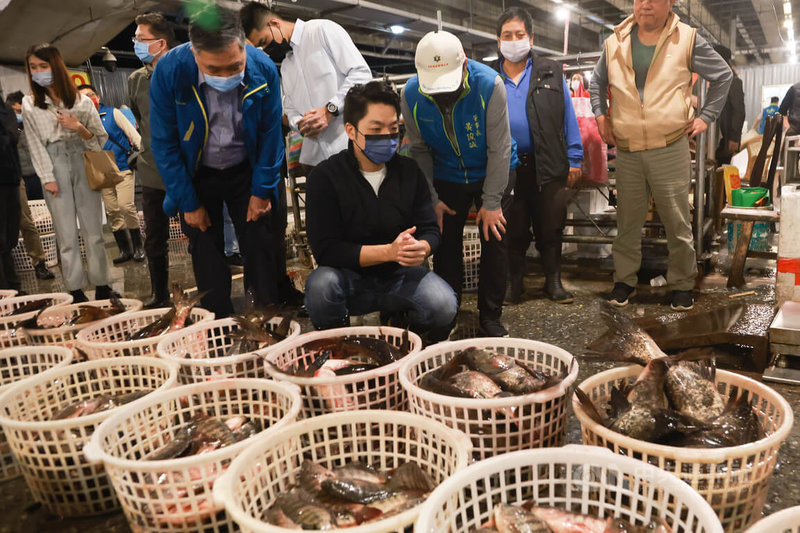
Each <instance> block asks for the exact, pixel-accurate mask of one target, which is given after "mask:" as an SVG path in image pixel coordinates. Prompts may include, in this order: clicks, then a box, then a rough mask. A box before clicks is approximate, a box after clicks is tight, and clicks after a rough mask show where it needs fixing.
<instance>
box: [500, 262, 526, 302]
mask: <svg viewBox="0 0 800 533" xmlns="http://www.w3.org/2000/svg"><path fill="white" fill-rule="evenodd" d="M524 278H525V256H524V255H517V254H513V253H509V254H508V288H507V289H506V297H505V299H504V300H503V303H504V304H506V305H515V304H518V303H520V302H521V301H522V295H523V294H524V293H525V282H524Z"/></svg>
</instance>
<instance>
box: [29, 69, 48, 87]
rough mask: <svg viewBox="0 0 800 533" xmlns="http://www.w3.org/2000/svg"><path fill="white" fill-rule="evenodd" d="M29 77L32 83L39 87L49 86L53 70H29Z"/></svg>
mask: <svg viewBox="0 0 800 533" xmlns="http://www.w3.org/2000/svg"><path fill="white" fill-rule="evenodd" d="M31 79H32V80H33V83H35V84H36V85H38V86H39V87H50V86H51V85H53V71H52V70H42V71H39V72H31Z"/></svg>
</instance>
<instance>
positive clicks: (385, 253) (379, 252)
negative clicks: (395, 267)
mask: <svg viewBox="0 0 800 533" xmlns="http://www.w3.org/2000/svg"><path fill="white" fill-rule="evenodd" d="M390 246H391V245H389V244H368V245H367V244H365V245H363V246H361V253H360V254H359V257H358V262H359V264H360V265H361V266H362V267H369V266H375V265H380V264H382V263H387V262H389V261H390V259H389V248H390Z"/></svg>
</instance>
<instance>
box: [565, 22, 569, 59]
mask: <svg viewBox="0 0 800 533" xmlns="http://www.w3.org/2000/svg"><path fill="white" fill-rule="evenodd" d="M568 50H569V11H567V19H566V20H565V21H564V55H567V51H568Z"/></svg>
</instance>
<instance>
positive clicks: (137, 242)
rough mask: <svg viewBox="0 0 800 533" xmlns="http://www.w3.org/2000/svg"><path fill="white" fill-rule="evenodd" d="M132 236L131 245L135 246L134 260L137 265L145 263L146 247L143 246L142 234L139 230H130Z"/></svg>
mask: <svg viewBox="0 0 800 533" xmlns="http://www.w3.org/2000/svg"><path fill="white" fill-rule="evenodd" d="M128 233H130V235H131V245H133V260H134V261H136V262H137V263H141V262H142V261H144V247H143V246H142V234H141V232H140V231H139V228H135V229H129V230H128Z"/></svg>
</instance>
